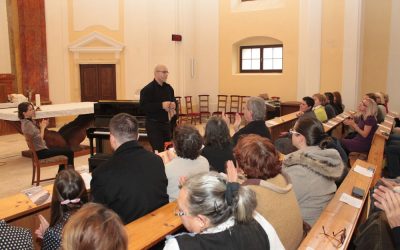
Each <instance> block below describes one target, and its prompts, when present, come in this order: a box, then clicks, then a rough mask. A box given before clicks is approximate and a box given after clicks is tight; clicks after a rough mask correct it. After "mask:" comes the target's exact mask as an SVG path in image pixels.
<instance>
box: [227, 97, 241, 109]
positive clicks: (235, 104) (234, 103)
mask: <svg viewBox="0 0 400 250" xmlns="http://www.w3.org/2000/svg"><path fill="white" fill-rule="evenodd" d="M239 110H240V96H239V95H231V103H230V106H229V112H239Z"/></svg>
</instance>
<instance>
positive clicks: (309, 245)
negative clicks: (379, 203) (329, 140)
mask: <svg viewBox="0 0 400 250" xmlns="http://www.w3.org/2000/svg"><path fill="white" fill-rule="evenodd" d="M357 165H359V166H362V167H365V168H370V167H372V168H374V169H376V165H373V164H371V163H369V162H366V161H361V160H357V161H356V162H355V164H354V165H353V167H352V169H351V171H349V173H348V175H347V176H346V178H345V179H344V181H343V182H342V184H341V185H340V187H339V189H338V190H337V191H336V194H335V196H334V197H333V199H332V200H331V201H330V202H329V203H328V205H327V206H326V207H325V209H324V210H323V212H322V213H321V216H320V217H319V219H318V220H317V221H316V223H315V224H314V226H313V227H312V229H311V231H310V232H309V233H308V235H307V237H306V238H305V239H304V240H303V241H302V243H301V245H300V247H299V249H307V250H309V249H324V250H326V249H337V248H336V247H335V243H337V242H334V241H335V240H333V239H332V238H329V237H327V236H325V235H324V234H323V229H322V227H324V228H325V231H326V232H327V233H328V234H332V232H335V233H337V232H339V231H340V230H342V229H344V228H345V229H346V238H345V239H344V242H343V245H342V246H341V247H340V248H339V249H346V248H347V246H348V244H349V242H350V240H351V237H352V235H353V233H354V231H355V228H356V225H357V221H358V219H359V217H360V214H361V210H362V207H363V206H364V204H366V202H365V201H366V199H367V197H368V191H369V188H370V187H371V184H372V180H373V178H371V177H367V176H364V175H361V174H359V173H357V172H355V171H353V169H354V167H355V166H357ZM375 174H376V173H375ZM355 186H356V187H359V188H361V189H363V190H364V192H365V195H364V197H363V199H362V206H361V208H356V207H353V206H350V205H348V204H346V203H344V202H341V201H340V200H339V199H340V197H341V196H342V194H343V193H346V194H348V195H351V192H352V189H353V187H355Z"/></svg>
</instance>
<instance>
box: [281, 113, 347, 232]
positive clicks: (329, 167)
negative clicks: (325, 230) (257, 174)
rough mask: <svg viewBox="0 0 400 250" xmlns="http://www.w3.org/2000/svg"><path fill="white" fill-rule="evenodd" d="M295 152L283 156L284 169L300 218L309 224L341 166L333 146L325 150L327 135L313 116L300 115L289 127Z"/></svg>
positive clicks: (329, 196)
mask: <svg viewBox="0 0 400 250" xmlns="http://www.w3.org/2000/svg"><path fill="white" fill-rule="evenodd" d="M291 134H292V143H293V145H294V146H295V147H296V148H297V149H298V150H297V151H295V152H293V153H291V154H289V155H286V157H285V159H284V160H283V166H284V169H283V170H284V171H286V172H287V174H288V175H289V176H290V179H291V180H292V183H293V188H294V192H295V194H296V197H297V201H298V202H299V205H300V209H301V214H302V216H303V220H304V221H305V222H307V223H308V224H309V225H310V226H312V225H313V224H314V223H315V221H316V220H317V219H318V218H319V216H320V214H321V212H322V210H323V209H324V207H325V206H326V204H328V202H329V201H330V200H331V199H332V197H333V195H334V194H335V192H336V184H335V180H338V179H340V177H341V176H342V173H343V169H344V165H343V161H342V158H341V157H340V154H339V152H338V151H337V150H336V149H326V148H325V146H326V143H325V141H326V140H327V139H328V138H329V137H327V135H326V133H325V132H324V127H323V126H322V123H321V122H320V121H318V120H317V119H313V118H304V119H300V120H298V121H297V122H296V124H295V125H294V127H293V129H292V130H291Z"/></svg>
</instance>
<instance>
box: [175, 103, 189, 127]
mask: <svg viewBox="0 0 400 250" xmlns="http://www.w3.org/2000/svg"><path fill="white" fill-rule="evenodd" d="M175 100H176V102H177V104H178V107H177V108H178V122H177V123H178V124H181V123H182V122H183V121H186V118H187V116H186V114H185V113H183V111H182V97H180V96H175Z"/></svg>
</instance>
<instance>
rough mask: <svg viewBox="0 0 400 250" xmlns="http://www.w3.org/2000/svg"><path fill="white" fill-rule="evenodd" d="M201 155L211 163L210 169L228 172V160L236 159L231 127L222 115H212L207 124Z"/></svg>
mask: <svg viewBox="0 0 400 250" xmlns="http://www.w3.org/2000/svg"><path fill="white" fill-rule="evenodd" d="M201 155H202V156H204V157H205V158H207V160H208V162H209V163H210V170H213V171H217V172H223V173H226V169H225V168H226V162H227V161H229V160H231V161H234V160H235V158H234V157H233V146H232V143H231V136H230V135H229V128H228V125H227V124H226V122H225V121H224V119H222V118H221V117H217V116H213V117H211V118H210V119H209V120H208V122H207V125H206V129H205V134H204V148H203V149H202V151H201Z"/></svg>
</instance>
